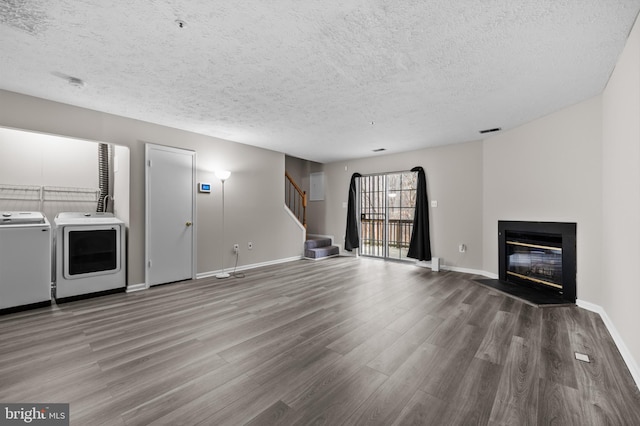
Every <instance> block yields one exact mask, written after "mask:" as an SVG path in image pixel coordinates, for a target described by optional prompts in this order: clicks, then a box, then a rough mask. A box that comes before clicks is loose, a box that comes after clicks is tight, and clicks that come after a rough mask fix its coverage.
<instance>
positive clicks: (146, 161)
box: [144, 143, 198, 288]
mask: <svg viewBox="0 0 640 426" xmlns="http://www.w3.org/2000/svg"><path fill="white" fill-rule="evenodd" d="M152 150H160V151H167V152H173V153H176V154H181V155H190V156H191V157H192V159H191V217H192V225H191V226H192V235H193V238H191V277H190V279H195V278H196V259H197V258H198V255H197V252H196V251H197V244H196V237H197V235H198V233H197V223H198V221H197V220H196V212H197V209H196V170H197V168H196V159H197V156H196V152H195V151H192V150H189V149H184V148H176V147H171V146H166V145H157V144H153V143H145V146H144V283H145V287H146V288H149V287H150V284H149V261H150V259H149V231H150V229H149V223H150V221H149V205H150V200H149V191H148V188H149V161H150V158H149V157H150V153H151V151H152Z"/></svg>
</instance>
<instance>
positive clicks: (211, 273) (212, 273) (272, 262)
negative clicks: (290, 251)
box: [196, 255, 303, 280]
mask: <svg viewBox="0 0 640 426" xmlns="http://www.w3.org/2000/svg"><path fill="white" fill-rule="evenodd" d="M302 258H303V257H302V255H300V256H294V257H287V258H284V259H276V260H270V261H268V262H262V263H253V264H251V265H243V266H238V267H237V268H235V270H236V272H238V271H246V270H248V269H254V268H260V267H262V266H270V265H278V264H280V263H287V262H293V261H296V260H300V259H302ZM224 270H225V272H228V273H231V272H232V271H233V268H225V269H224ZM220 272H222V270H217V271H209V272H200V273H199V274H196V279H197V280H199V279H202V278H209V277H213V276H216V275H218V274H219V273H220Z"/></svg>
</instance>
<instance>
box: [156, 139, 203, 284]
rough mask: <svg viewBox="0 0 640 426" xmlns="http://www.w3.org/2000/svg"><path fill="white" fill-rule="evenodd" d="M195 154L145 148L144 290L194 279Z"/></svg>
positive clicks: (160, 147)
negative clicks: (145, 285)
mask: <svg viewBox="0 0 640 426" xmlns="http://www.w3.org/2000/svg"><path fill="white" fill-rule="evenodd" d="M195 160H196V153H195V152H193V151H188V150H184V149H178V148H170V147H165V146H159V145H151V144H147V145H146V163H147V164H146V200H145V201H146V274H145V280H146V284H147V286H152V285H156V284H164V283H169V282H174V281H181V280H186V279H191V278H194V277H195V261H194V259H195V244H194V236H195V230H194V228H195V226H194V212H195V185H196V183H195V170H196V168H195Z"/></svg>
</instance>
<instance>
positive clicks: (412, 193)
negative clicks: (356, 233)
mask: <svg viewBox="0 0 640 426" xmlns="http://www.w3.org/2000/svg"><path fill="white" fill-rule="evenodd" d="M417 182H418V174H417V173H416V172H395V173H383V174H375V175H367V176H362V177H361V178H360V186H359V198H360V202H359V213H360V235H361V238H360V241H361V244H360V251H359V253H360V254H361V255H363V256H374V257H382V258H388V259H402V260H406V259H407V251H408V249H409V242H410V240H411V231H412V229H413V217H414V212H415V206H416V187H417Z"/></svg>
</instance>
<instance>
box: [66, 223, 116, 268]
mask: <svg viewBox="0 0 640 426" xmlns="http://www.w3.org/2000/svg"><path fill="white" fill-rule="evenodd" d="M120 238H121V235H120V226H117V225H104V226H67V227H65V228H64V244H63V246H64V278H66V279H77V278H84V277H89V276H94V275H104V274H114V273H116V272H118V271H120V268H121V265H120Z"/></svg>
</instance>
